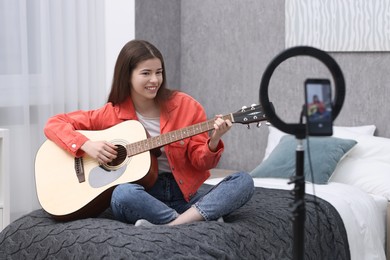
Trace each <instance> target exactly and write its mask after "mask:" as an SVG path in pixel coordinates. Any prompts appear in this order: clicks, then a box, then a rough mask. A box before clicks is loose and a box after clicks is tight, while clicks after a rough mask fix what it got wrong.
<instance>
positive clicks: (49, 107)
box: [0, 0, 107, 221]
mask: <svg viewBox="0 0 390 260" xmlns="http://www.w3.org/2000/svg"><path fill="white" fill-rule="evenodd" d="M104 28H105V26H104V0H0V93H1V94H0V128H7V129H9V130H10V144H11V156H10V158H11V161H10V173H9V174H10V185H11V187H10V192H11V194H10V204H11V207H10V211H11V221H12V220H15V219H16V218H18V217H20V216H21V215H23V214H26V213H28V212H30V211H31V210H33V209H36V208H39V207H40V205H39V203H38V200H37V196H36V190H35V178H34V158H35V154H36V152H37V150H38V148H39V147H40V145H41V144H42V142H43V141H44V140H45V137H44V135H43V126H44V125H45V123H46V121H47V119H48V118H49V117H50V116H52V115H54V114H57V113H63V112H69V111H73V110H77V109H93V108H97V107H99V106H101V105H103V104H104V103H105V101H106V97H107V93H106V92H107V91H106V89H107V87H106V86H105V82H106V79H105V60H104V59H105V53H104V51H105V46H104V33H105V32H104ZM53 170H55V169H53Z"/></svg>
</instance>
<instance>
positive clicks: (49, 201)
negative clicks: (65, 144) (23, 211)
mask: <svg viewBox="0 0 390 260" xmlns="http://www.w3.org/2000/svg"><path fill="white" fill-rule="evenodd" d="M80 132H81V133H82V134H84V135H85V136H87V137H88V138H89V139H91V140H93V141H98V140H107V141H110V142H112V143H114V144H115V145H119V146H122V145H126V144H129V143H133V142H136V141H140V140H143V139H146V137H147V136H146V131H145V129H144V128H143V126H142V124H141V123H139V122H138V121H133V120H129V121H125V122H122V123H120V124H118V125H115V126H113V127H111V128H109V129H106V130H102V131H80ZM113 137H115V139H113ZM125 157H126V158H125V160H124V161H123V162H122V163H120V165H117V166H115V167H113V169H111V168H110V169H108V170H107V169H105V168H104V167H103V166H100V165H99V164H98V163H97V162H96V161H95V160H94V159H92V158H90V157H89V156H87V155H86V156H84V157H83V158H82V161H81V163H82V167H83V169H84V173H83V174H81V175H83V177H84V181H83V180H82V179H83V178H81V179H80V176H77V173H76V169H75V167H76V166H75V163H76V158H74V157H73V156H72V155H70V154H69V153H68V152H66V151H65V150H63V149H62V148H60V147H59V146H57V145H56V144H55V143H54V142H52V141H50V140H47V141H45V142H44V143H43V145H42V146H41V147H40V149H39V150H38V153H37V155H36V161H35V182H36V188H37V195H38V200H39V202H40V204H41V206H42V208H43V209H44V210H45V211H46V212H48V213H49V214H50V215H52V216H53V217H54V218H55V219H57V220H72V219H78V218H85V217H92V216H95V215H97V214H99V213H101V212H102V211H103V210H105V209H106V208H107V207H108V206H109V205H110V199H111V194H112V191H113V189H114V188H115V187H116V186H117V185H118V184H122V183H129V182H139V183H140V184H142V180H143V179H146V182H149V184H150V183H151V184H153V183H154V181H155V179H156V178H157V172H153V173H151V174H152V176H148V174H149V170H150V169H151V168H153V170H156V166H153V165H152V161H154V162H156V160H155V159H156V158H153V156H151V154H150V152H149V151H147V152H143V153H140V154H137V155H134V156H131V157H127V156H125ZM151 166H152V167H151ZM153 175H155V176H153ZM145 185H146V186H147V184H145Z"/></svg>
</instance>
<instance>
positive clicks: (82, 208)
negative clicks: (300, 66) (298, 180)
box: [35, 105, 266, 221]
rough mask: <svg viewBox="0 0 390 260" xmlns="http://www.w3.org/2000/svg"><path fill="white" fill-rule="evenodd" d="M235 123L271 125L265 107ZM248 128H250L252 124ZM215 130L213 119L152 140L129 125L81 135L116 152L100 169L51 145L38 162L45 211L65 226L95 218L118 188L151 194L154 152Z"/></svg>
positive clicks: (243, 113) (236, 116) (245, 111)
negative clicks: (135, 188) (127, 185)
mask: <svg viewBox="0 0 390 260" xmlns="http://www.w3.org/2000/svg"><path fill="white" fill-rule="evenodd" d="M223 119H224V120H227V119H230V120H231V121H232V123H241V124H250V123H253V122H260V121H264V120H266V116H265V115H264V113H263V112H262V109H261V107H260V105H256V106H255V105H252V106H251V107H248V108H245V107H244V108H242V109H241V110H239V111H237V112H235V113H231V114H228V115H225V116H223ZM248 126H249V125H248ZM212 129H214V119H211V120H208V121H206V122H202V123H198V124H195V125H191V126H188V127H185V128H182V129H179V130H175V131H172V132H168V133H164V134H161V135H159V136H154V137H148V136H147V133H146V130H145V129H144V127H143V126H142V124H141V123H140V122H138V121H136V120H128V121H124V122H122V123H119V124H117V125H115V126H113V127H111V128H108V129H105V130H101V131H84V130H83V131H81V130H80V131H79V132H81V133H82V134H84V135H85V136H87V137H88V138H89V139H90V140H93V141H97V140H107V141H109V142H111V143H112V144H114V145H115V146H116V147H117V152H118V155H117V158H116V159H115V160H113V161H112V162H110V163H109V164H103V165H100V164H99V163H98V162H97V161H96V160H94V159H92V158H91V157H89V156H88V155H85V156H83V157H79V158H75V157H73V156H72V155H71V154H70V153H68V152H66V151H65V150H63V149H62V148H60V147H59V146H57V145H56V144H55V143H54V142H52V141H50V140H46V141H45V142H44V143H43V144H42V146H41V147H40V148H39V150H38V152H37V154H36V160H35V182H36V189H37V195H38V200H39V202H40V204H41V206H42V208H43V209H44V210H45V211H46V212H47V213H49V214H50V215H51V216H53V218H55V219H56V220H60V221H68V220H75V219H81V218H87V217H94V216H96V215H98V214H100V213H101V212H103V211H104V210H105V209H106V208H107V207H109V205H110V200H111V194H112V191H113V189H114V188H115V187H116V186H117V185H119V184H122V183H139V184H141V185H143V186H144V187H145V188H146V189H147V188H149V187H151V186H152V185H153V184H154V181H155V180H156V179H157V163H156V162H157V159H156V157H155V156H153V153H152V151H153V150H154V149H156V148H160V147H162V146H164V145H167V144H170V143H173V142H176V141H179V140H183V139H185V138H189V137H191V136H194V135H197V134H200V133H204V132H207V131H210V130H212Z"/></svg>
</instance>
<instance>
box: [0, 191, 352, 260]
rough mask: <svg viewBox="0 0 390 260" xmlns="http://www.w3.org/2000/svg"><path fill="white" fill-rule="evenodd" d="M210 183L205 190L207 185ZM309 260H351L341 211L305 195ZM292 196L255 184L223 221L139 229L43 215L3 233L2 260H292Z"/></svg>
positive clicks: (108, 218) (107, 219) (104, 217)
mask: <svg viewBox="0 0 390 260" xmlns="http://www.w3.org/2000/svg"><path fill="white" fill-rule="evenodd" d="M206 187H207V186H206V185H204V187H203V188H206ZM305 201H306V203H305V204H306V211H307V212H306V221H305V230H304V236H305V244H304V259H350V252H349V246H348V240H347V235H346V231H345V227H344V224H343V222H342V219H341V218H340V216H339V214H338V212H337V211H336V210H335V208H334V207H333V206H332V205H330V204H329V203H328V202H326V201H324V200H322V199H320V198H317V204H318V205H317V206H316V207H315V205H314V197H313V196H312V195H306V196H305ZM292 202H293V197H292V195H291V194H290V191H285V190H276V189H266V188H259V187H256V189H255V193H254V195H253V197H252V199H251V200H250V201H249V202H248V203H247V204H246V205H244V206H243V207H241V208H240V209H238V210H236V211H234V212H233V213H231V214H229V215H227V216H224V221H225V222H224V223H221V222H217V221H209V222H197V223H192V224H185V225H180V226H173V227H172V226H153V227H135V226H133V225H130V224H125V223H121V222H119V221H116V220H114V219H113V218H112V215H111V214H110V210H109V209H108V210H107V211H105V212H104V213H103V214H101V215H100V216H99V217H97V218H88V219H82V220H76V221H71V222H56V221H55V220H53V219H52V218H51V217H50V216H49V215H48V214H47V213H45V212H44V211H43V210H41V209H40V210H35V211H33V212H31V213H29V214H27V215H25V216H23V217H21V218H20V219H18V220H16V221H14V222H13V223H11V224H10V225H9V226H7V227H6V228H5V229H4V230H3V231H2V232H1V233H0V259H18V260H19V259H292V258H293V257H292V255H293V237H294V236H293V231H292V226H293V223H292V220H291V217H292V212H291V205H290V204H291V203H292Z"/></svg>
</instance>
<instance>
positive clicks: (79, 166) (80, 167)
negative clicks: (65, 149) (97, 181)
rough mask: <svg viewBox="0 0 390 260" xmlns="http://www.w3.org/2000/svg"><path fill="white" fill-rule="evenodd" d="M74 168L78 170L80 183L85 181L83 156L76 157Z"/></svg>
mask: <svg viewBox="0 0 390 260" xmlns="http://www.w3.org/2000/svg"><path fill="white" fill-rule="evenodd" d="M74 169H75V171H76V175H77V179H78V180H79V183H82V182H85V172H84V163H83V157H80V158H74Z"/></svg>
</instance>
